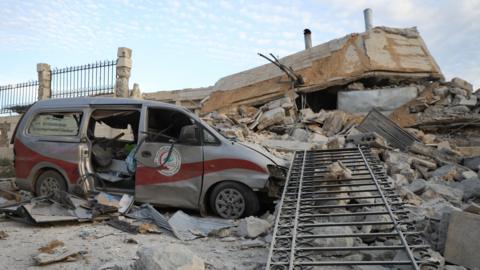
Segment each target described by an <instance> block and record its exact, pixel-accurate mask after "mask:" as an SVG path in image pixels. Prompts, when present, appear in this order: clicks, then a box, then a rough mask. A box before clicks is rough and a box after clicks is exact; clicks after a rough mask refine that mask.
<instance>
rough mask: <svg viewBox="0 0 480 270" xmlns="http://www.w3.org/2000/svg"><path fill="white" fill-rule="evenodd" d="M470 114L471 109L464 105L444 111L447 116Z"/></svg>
mask: <svg viewBox="0 0 480 270" xmlns="http://www.w3.org/2000/svg"><path fill="white" fill-rule="evenodd" d="M469 112H470V108H468V107H467V106H463V105H458V106H452V107H448V108H446V109H445V110H444V113H446V114H456V113H458V114H462V113H469Z"/></svg>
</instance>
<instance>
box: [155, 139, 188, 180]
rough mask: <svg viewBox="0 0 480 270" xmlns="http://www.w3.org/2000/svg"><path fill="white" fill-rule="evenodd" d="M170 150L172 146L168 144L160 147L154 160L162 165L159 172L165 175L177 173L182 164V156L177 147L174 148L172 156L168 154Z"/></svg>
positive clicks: (158, 164)
mask: <svg viewBox="0 0 480 270" xmlns="http://www.w3.org/2000/svg"><path fill="white" fill-rule="evenodd" d="M169 151H170V146H168V145H165V146H162V147H160V149H158V151H157V154H156V155H155V160H154V162H155V164H156V165H157V166H159V167H160V168H159V170H158V172H159V173H160V174H163V175H165V176H172V175H174V174H176V173H177V172H178V171H179V170H180V166H181V165H182V158H181V156H180V153H179V152H178V151H177V149H175V148H173V149H172V153H171V154H170V156H168V152H169ZM167 157H168V160H167Z"/></svg>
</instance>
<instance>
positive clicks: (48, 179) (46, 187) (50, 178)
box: [35, 171, 67, 196]
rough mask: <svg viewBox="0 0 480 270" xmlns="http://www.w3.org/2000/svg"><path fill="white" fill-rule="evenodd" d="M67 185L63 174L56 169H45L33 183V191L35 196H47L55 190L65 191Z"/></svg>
mask: <svg viewBox="0 0 480 270" xmlns="http://www.w3.org/2000/svg"><path fill="white" fill-rule="evenodd" d="M66 190H67V186H66V185H65V180H64V179H63V176H62V175H61V174H59V173H58V172H56V171H46V172H44V173H42V174H41V175H40V176H39V177H38V179H37V182H36V184H35V193H36V194H37V196H47V195H50V194H55V193H56V192H57V191H66Z"/></svg>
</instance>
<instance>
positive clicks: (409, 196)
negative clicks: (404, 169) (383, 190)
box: [399, 186, 423, 206]
mask: <svg viewBox="0 0 480 270" xmlns="http://www.w3.org/2000/svg"><path fill="white" fill-rule="evenodd" d="M399 194H400V196H401V197H402V199H403V200H404V201H405V200H406V201H407V202H408V203H409V204H413V205H415V206H420V205H421V204H422V203H423V200H422V198H420V197H419V196H417V195H416V194H415V193H413V192H412V191H410V189H409V187H408V186H407V187H405V186H403V187H400V189H399Z"/></svg>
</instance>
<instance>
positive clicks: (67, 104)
mask: <svg viewBox="0 0 480 270" xmlns="http://www.w3.org/2000/svg"><path fill="white" fill-rule="evenodd" d="M12 143H13V144H14V156H15V172H16V182H17V185H18V186H19V187H21V188H24V189H28V190H31V191H34V192H35V193H36V194H37V195H39V196H42V195H47V194H51V193H53V192H55V190H66V191H70V192H73V191H77V190H81V191H83V192H89V191H92V190H102V191H107V192H113V193H129V194H134V196H135V200H136V201H137V202H147V203H152V204H154V205H158V206H167V207H180V208H189V209H196V210H199V211H200V212H201V213H206V212H207V211H212V212H213V213H215V214H218V215H219V216H221V217H224V218H239V217H242V216H248V215H253V214H255V213H257V212H258V211H259V209H260V206H261V204H262V202H264V201H267V200H268V199H269V198H274V197H276V196H277V195H278V192H279V190H280V187H281V186H282V185H283V184H284V180H285V177H286V172H287V168H286V167H287V165H286V163H287V162H286V161H284V160H281V159H278V158H275V157H274V156H272V155H271V154H270V153H268V152H267V151H266V150H265V149H263V148H261V147H258V146H255V145H246V144H243V143H240V142H236V141H235V140H232V139H229V138H226V137H224V136H222V135H221V134H220V133H219V132H217V131H216V130H215V129H213V128H212V127H210V126H208V125H207V124H206V123H205V122H204V121H202V120H201V119H200V118H198V117H197V116H196V115H195V114H193V113H191V112H190V111H188V110H187V109H185V108H182V107H178V106H174V105H171V104H166V103H161V102H155V101H145V100H134V99H121V98H107V97H102V98H99V97H95V98H92V97H86V98H72V99H52V100H45V101H39V102H36V103H35V104H33V105H32V106H31V107H30V108H29V109H28V111H27V112H26V113H25V114H24V115H23V117H22V118H21V120H20V121H19V123H18V125H17V127H16V130H15V135H14V136H13V137H12Z"/></svg>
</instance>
